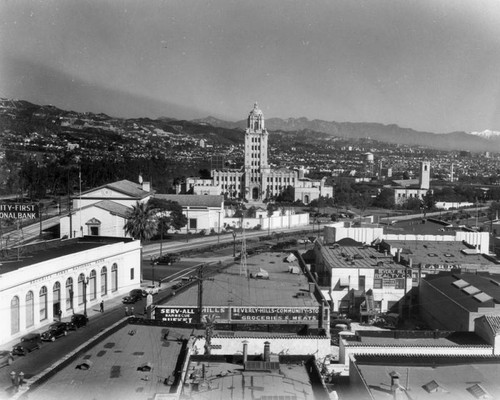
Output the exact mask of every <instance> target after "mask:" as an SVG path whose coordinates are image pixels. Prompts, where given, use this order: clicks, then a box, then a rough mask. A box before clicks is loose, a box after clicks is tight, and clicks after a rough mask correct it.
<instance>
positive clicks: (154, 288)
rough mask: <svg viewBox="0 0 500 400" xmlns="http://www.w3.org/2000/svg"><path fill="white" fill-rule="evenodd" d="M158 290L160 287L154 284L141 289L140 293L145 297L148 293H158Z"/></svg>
mask: <svg viewBox="0 0 500 400" xmlns="http://www.w3.org/2000/svg"><path fill="white" fill-rule="evenodd" d="M159 292H160V288H159V287H158V286H156V285H149V286H146V288H145V289H143V291H142V295H143V296H144V297H146V296H147V295H148V294H149V293H151V294H158V293H159Z"/></svg>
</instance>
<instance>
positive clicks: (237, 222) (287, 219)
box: [223, 214, 309, 230]
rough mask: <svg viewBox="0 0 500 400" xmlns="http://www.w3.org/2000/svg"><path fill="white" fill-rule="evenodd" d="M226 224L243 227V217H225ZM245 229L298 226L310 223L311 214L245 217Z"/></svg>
mask: <svg viewBox="0 0 500 400" xmlns="http://www.w3.org/2000/svg"><path fill="white" fill-rule="evenodd" d="M223 222H224V224H225V225H229V226H231V227H235V228H241V222H242V220H241V218H224V221H223ZM243 224H244V227H245V229H253V228H255V227H256V226H257V225H260V227H261V229H262V230H266V229H267V230H273V229H285V228H293V227H296V226H305V225H309V214H292V215H279V216H274V217H263V218H244V219H243Z"/></svg>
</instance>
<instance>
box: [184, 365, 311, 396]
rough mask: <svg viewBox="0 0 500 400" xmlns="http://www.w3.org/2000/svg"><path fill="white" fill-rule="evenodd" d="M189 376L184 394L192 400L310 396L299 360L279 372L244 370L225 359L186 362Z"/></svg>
mask: <svg viewBox="0 0 500 400" xmlns="http://www.w3.org/2000/svg"><path fill="white" fill-rule="evenodd" d="M203 370H204V371H205V377H204V379H202V378H201V377H202V373H203V372H202V371H203ZM189 376H191V377H193V378H189V379H188V380H187V382H185V384H184V394H185V395H187V396H189V399H192V400H198V399H199V400H201V399H203V400H211V399H214V400H215V399H217V400H219V399H260V398H264V397H265V398H268V399H271V398H273V399H281V398H283V399H295V398H297V399H313V398H314V393H313V389H312V385H311V381H310V377H309V375H308V373H307V371H306V366H305V365H303V363H301V362H297V363H287V364H281V368H280V370H279V371H276V372H268V371H245V370H244V368H243V366H242V365H241V364H235V363H228V362H216V361H190V363H189V367H188V377H189ZM196 380H198V381H199V382H200V383H199V384H198V385H197V386H196V389H190V385H189V384H190V383H193V381H196ZM271 396H273V397H271ZM274 396H275V397H274ZM285 396H286V397H285Z"/></svg>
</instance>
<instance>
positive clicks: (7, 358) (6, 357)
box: [0, 350, 14, 367]
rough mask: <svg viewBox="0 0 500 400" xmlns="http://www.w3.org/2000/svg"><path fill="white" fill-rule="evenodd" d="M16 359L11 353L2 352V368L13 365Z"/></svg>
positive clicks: (0, 359)
mask: <svg viewBox="0 0 500 400" xmlns="http://www.w3.org/2000/svg"><path fill="white" fill-rule="evenodd" d="M13 361H14V357H12V354H11V352H10V351H7V350H0V367H5V366H6V365H10V364H12V362H13Z"/></svg>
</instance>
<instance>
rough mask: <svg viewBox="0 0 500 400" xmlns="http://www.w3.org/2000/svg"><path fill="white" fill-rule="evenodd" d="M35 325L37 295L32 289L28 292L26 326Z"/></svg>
mask: <svg viewBox="0 0 500 400" xmlns="http://www.w3.org/2000/svg"><path fill="white" fill-rule="evenodd" d="M33 325H35V296H34V295H33V292H32V291H31V290H30V291H29V292H28V293H27V294H26V327H27V328H28V327H30V326H33Z"/></svg>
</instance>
